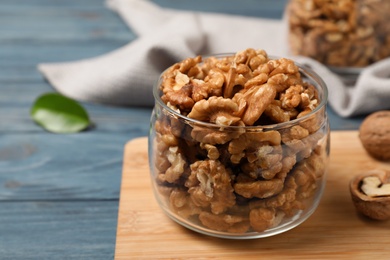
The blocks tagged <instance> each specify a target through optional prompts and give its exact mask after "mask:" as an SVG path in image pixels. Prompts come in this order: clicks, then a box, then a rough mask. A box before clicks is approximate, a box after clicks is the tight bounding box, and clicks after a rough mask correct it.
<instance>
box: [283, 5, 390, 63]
mask: <svg viewBox="0 0 390 260" xmlns="http://www.w3.org/2000/svg"><path fill="white" fill-rule="evenodd" d="M287 14H288V23H289V44H290V49H291V52H292V53H293V54H296V55H303V56H308V57H311V58H314V59H316V60H318V61H319V62H321V63H323V64H325V65H328V66H333V67H365V66H367V65H370V64H372V63H374V62H376V61H379V60H381V59H384V58H386V57H388V56H390V23H389V22H390V16H389V14H390V1H387V0H290V2H289V4H288V6H287Z"/></svg>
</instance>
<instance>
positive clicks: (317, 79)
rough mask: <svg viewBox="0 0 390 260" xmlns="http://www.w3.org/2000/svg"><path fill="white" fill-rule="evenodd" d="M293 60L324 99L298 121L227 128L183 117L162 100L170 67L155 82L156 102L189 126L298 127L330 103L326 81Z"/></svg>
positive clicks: (220, 55) (223, 54)
mask: <svg viewBox="0 0 390 260" xmlns="http://www.w3.org/2000/svg"><path fill="white" fill-rule="evenodd" d="M234 54H235V53H220V54H214V55H204V56H203V59H206V58H208V57H216V58H223V57H228V56H232V55H234ZM268 58H269V59H270V60H275V59H280V57H276V56H272V55H268ZM291 60H292V61H293V62H294V64H295V65H297V66H298V68H299V72H300V73H302V74H304V75H305V76H306V77H309V78H310V79H312V80H314V82H315V83H316V84H315V85H316V86H315V87H316V89H318V88H320V89H321V90H322V98H321V102H320V104H319V105H318V106H317V107H315V108H314V109H313V110H312V111H310V112H309V113H307V114H306V115H304V116H302V117H300V118H296V119H293V120H289V121H286V122H282V123H276V124H268V125H253V126H225V125H218V124H214V123H209V122H204V121H200V120H197V119H193V118H190V117H187V116H185V115H182V114H181V113H179V112H177V111H175V110H174V109H172V108H170V107H169V106H167V104H165V103H164V101H162V99H161V96H160V88H159V87H160V83H161V79H162V75H163V74H164V73H165V72H166V71H167V70H168V69H169V68H170V67H168V68H167V69H166V70H164V71H163V72H162V73H161V74H160V76H159V77H158V79H157V80H156V82H155V84H154V86H153V96H154V100H155V102H157V103H158V104H159V105H160V106H161V107H163V108H164V109H165V110H166V111H168V112H169V113H170V114H172V115H174V116H176V117H177V118H180V119H182V120H184V121H186V122H188V123H189V124H195V125H198V126H203V127H207V128H223V129H224V130H228V129H231V130H238V129H245V130H247V131H251V130H252V131H258V130H263V129H264V130H276V129H283V128H285V127H288V126H291V125H296V124H298V123H300V122H303V121H305V120H306V119H308V118H310V117H311V116H312V115H314V114H316V113H317V112H318V111H320V110H321V109H322V108H323V107H324V106H326V104H327V102H328V87H327V86H326V83H325V81H324V80H323V79H322V78H321V77H320V76H319V75H318V74H317V73H316V72H314V71H313V70H312V69H311V68H309V67H308V66H305V65H304V64H300V63H299V62H296V61H295V60H293V59H291ZM317 85H318V86H319V87H317ZM325 109H326V108H325Z"/></svg>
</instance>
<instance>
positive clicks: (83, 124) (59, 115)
mask: <svg viewBox="0 0 390 260" xmlns="http://www.w3.org/2000/svg"><path fill="white" fill-rule="evenodd" d="M30 114H31V117H32V119H33V120H34V121H35V122H36V123H37V124H39V125H40V126H42V127H43V128H44V129H46V130H47V131H50V132H53V133H61V134H64V133H76V132H80V131H82V130H84V129H85V128H87V127H88V126H89V124H90V121H89V117H88V113H87V112H86V110H85V109H84V108H83V107H82V106H81V105H80V104H79V103H77V102H76V101H74V100H73V99H70V98H67V97H65V96H63V95H61V94H58V93H46V94H43V95H42V96H40V97H38V98H37V100H35V103H34V105H33V106H32V108H31V112H30Z"/></svg>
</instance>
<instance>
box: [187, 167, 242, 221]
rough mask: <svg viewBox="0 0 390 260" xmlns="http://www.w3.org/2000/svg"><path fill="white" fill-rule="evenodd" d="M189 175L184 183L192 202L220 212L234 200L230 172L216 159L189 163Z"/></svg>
mask: <svg viewBox="0 0 390 260" xmlns="http://www.w3.org/2000/svg"><path fill="white" fill-rule="evenodd" d="M190 168H191V175H190V176H189V177H188V180H187V181H186V183H185V186H186V187H187V188H188V193H189V194H190V197H191V200H192V202H193V203H194V204H195V205H197V206H199V207H202V208H207V207H210V209H211V212H212V213H214V214H220V213H223V212H225V211H226V210H227V209H228V208H229V207H232V206H233V205H234V204H235V203H236V201H235V198H236V197H235V195H234V193H233V191H234V190H233V187H232V185H231V177H230V176H231V172H230V171H229V170H228V169H226V168H225V166H224V165H223V164H222V163H221V162H219V161H217V160H204V161H197V162H195V163H193V164H191V165H190Z"/></svg>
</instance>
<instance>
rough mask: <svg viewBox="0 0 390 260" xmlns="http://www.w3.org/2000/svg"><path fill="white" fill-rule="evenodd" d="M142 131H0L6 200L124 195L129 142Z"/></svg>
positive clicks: (0, 177)
mask: <svg viewBox="0 0 390 260" xmlns="http://www.w3.org/2000/svg"><path fill="white" fill-rule="evenodd" d="M135 136H137V135H136V133H122V134H118V133H115V132H113V133H110V132H106V133H104V132H103V133H93V132H92V133H79V134H73V135H56V134H47V133H41V134H27V133H25V134H19V135H18V134H14V135H10V134H8V135H1V136H0V185H1V189H0V201H1V200H6V201H11V200H15V201H20V200H45V199H51V200H61V199H68V200H70V199H72V200H78V199H118V196H119V186H120V178H121V177H120V176H121V170H122V158H123V146H124V144H125V143H126V142H127V141H128V140H129V139H130V138H131V137H135Z"/></svg>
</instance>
